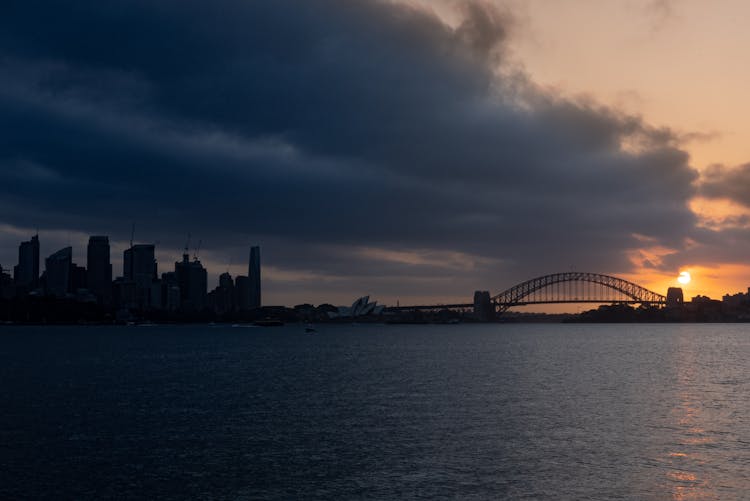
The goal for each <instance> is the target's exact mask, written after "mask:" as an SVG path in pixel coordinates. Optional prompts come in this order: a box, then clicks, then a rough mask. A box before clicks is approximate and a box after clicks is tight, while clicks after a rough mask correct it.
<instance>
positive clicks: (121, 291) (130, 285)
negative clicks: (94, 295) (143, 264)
mask: <svg viewBox="0 0 750 501" xmlns="http://www.w3.org/2000/svg"><path fill="white" fill-rule="evenodd" d="M112 304H114V305H115V307H116V308H119V309H125V310H128V309H135V308H138V307H139V305H138V296H137V293H136V284H135V282H134V281H132V280H127V279H125V278H124V277H117V278H116V279H115V281H114V282H112Z"/></svg>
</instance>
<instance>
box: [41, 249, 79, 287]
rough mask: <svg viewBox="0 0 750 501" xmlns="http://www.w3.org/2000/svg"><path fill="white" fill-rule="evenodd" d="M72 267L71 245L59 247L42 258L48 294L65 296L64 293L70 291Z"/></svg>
mask: <svg viewBox="0 0 750 501" xmlns="http://www.w3.org/2000/svg"><path fill="white" fill-rule="evenodd" d="M72 268H73V248H72V247H65V248H64V249H60V250H59V251H57V252H55V253H54V254H52V255H51V256H50V257H48V258H47V259H45V260H44V269H45V275H46V278H47V293H48V294H51V295H53V296H57V297H65V295H66V294H67V293H68V292H70V290H71V271H72Z"/></svg>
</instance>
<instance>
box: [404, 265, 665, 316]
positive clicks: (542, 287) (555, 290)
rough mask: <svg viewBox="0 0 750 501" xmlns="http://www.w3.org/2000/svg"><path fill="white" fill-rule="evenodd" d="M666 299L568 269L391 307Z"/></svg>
mask: <svg viewBox="0 0 750 501" xmlns="http://www.w3.org/2000/svg"><path fill="white" fill-rule="evenodd" d="M666 302H667V298H666V296H663V295H661V294H658V293H656V292H653V291H650V290H648V289H646V288H645V287H641V286H640V285H638V284H636V283H633V282H629V281H627V280H624V279H622V278H618V277H613V276H610V275H602V274H600V273H587V272H580V271H571V272H566V273H553V274H551V275H544V276H541V277H536V278H532V279H531V280H526V281H525V282H521V283H519V284H517V285H514V286H513V287H511V288H509V289H506V290H504V291H503V292H501V293H499V294H496V295H494V296H490V294H489V292H483V291H477V292H476V293H475V294H474V302H473V303H466V304H443V305H423V306H400V307H396V308H391V309H394V310H435V309H454V308H474V309H475V311H476V310H485V311H486V310H488V309H489V310H491V311H493V312H494V313H503V312H504V311H507V310H508V309H509V308H513V307H514V306H528V305H537V304H560V303H596V304H640V305H643V306H650V305H661V304H666Z"/></svg>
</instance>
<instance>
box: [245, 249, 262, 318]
mask: <svg viewBox="0 0 750 501" xmlns="http://www.w3.org/2000/svg"><path fill="white" fill-rule="evenodd" d="M247 277H248V279H249V280H250V290H249V294H248V296H249V298H248V299H249V302H250V304H249V306H250V309H254V308H260V306H261V297H260V247H257V246H255V247H251V248H250V263H249V266H248V271H247Z"/></svg>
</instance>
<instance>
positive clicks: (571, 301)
mask: <svg viewBox="0 0 750 501" xmlns="http://www.w3.org/2000/svg"><path fill="white" fill-rule="evenodd" d="M642 302H643V301H635V300H633V299H624V300H622V301H614V300H612V301H607V300H602V299H560V300H555V301H525V302H519V303H513V304H501V303H492V304H493V305H494V306H495V307H502V306H505V307H507V308H510V307H511V306H529V305H532V304H565V303H568V304H575V303H589V304H641V303H642ZM649 304H666V302H665V301H652V302H650V303H649ZM467 308H474V303H466V304H426V305H415V306H388V307H387V308H386V310H388V311H413V310H454V309H456V310H458V309H467Z"/></svg>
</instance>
